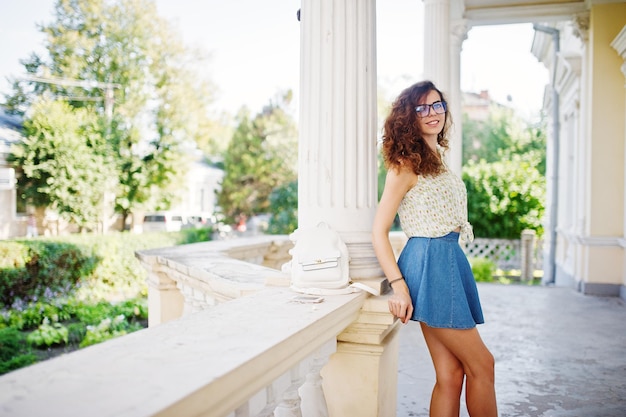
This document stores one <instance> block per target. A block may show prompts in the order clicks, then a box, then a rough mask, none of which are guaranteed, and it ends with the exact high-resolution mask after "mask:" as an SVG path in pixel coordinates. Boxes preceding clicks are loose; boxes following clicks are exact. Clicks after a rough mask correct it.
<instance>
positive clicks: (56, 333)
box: [26, 317, 69, 348]
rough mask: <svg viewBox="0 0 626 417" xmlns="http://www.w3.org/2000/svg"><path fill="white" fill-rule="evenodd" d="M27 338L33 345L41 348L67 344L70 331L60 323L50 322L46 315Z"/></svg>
mask: <svg viewBox="0 0 626 417" xmlns="http://www.w3.org/2000/svg"><path fill="white" fill-rule="evenodd" d="M26 340H27V341H28V343H30V344H31V345H34V346H36V347H39V348H41V347H50V346H53V345H62V344H65V345H67V343H68V342H69V332H68V330H67V328H66V327H65V326H63V325H62V324H60V323H52V324H50V319H48V318H47V317H46V318H45V319H44V320H43V323H41V325H40V326H39V327H38V328H37V330H35V331H33V332H32V333H31V334H29V335H28V336H27V337H26Z"/></svg>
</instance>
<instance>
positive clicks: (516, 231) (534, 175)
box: [463, 107, 546, 239]
mask: <svg viewBox="0 0 626 417" xmlns="http://www.w3.org/2000/svg"><path fill="white" fill-rule="evenodd" d="M463 161H464V168H463V181H464V182H465V185H466V187H467V193H468V216H469V221H470V223H472V225H473V226H474V234H475V235H476V236H478V237H484V238H504V239H519V237H520V235H521V232H522V230H524V229H533V230H535V231H536V232H537V234H538V235H541V234H542V232H543V226H542V218H543V213H544V204H545V190H546V180H545V167H546V138H545V129H544V128H543V126H542V125H541V124H539V125H532V124H529V123H527V122H524V121H523V120H521V119H520V118H518V117H516V115H515V114H514V113H513V111H512V110H511V109H506V108H495V107H494V108H492V109H491V111H490V113H489V117H488V118H487V120H484V121H481V120H471V119H469V118H468V117H467V115H464V121H463Z"/></svg>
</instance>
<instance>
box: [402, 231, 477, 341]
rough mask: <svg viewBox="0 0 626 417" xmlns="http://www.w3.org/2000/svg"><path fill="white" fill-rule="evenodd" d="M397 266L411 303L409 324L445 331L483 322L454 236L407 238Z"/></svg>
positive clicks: (470, 275)
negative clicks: (414, 322)
mask: <svg viewBox="0 0 626 417" xmlns="http://www.w3.org/2000/svg"><path fill="white" fill-rule="evenodd" d="M398 266H399V267H400V271H401V272H402V275H403V276H404V279H405V280H406V283H407V285H408V287H409V292H410V293H411V298H412V300H413V309H414V310H413V317H411V320H415V321H421V322H424V323H425V324H427V325H428V326H430V327H440V328H449V329H471V328H473V327H475V326H476V325H477V324H481V323H484V322H485V320H484V318H483V312H482V308H481V306H480V299H479V297H478V290H477V288H476V281H475V280H474V274H473V273H472V268H471V267H470V264H469V262H468V261H467V257H466V256H465V253H463V250H462V249H461V246H460V245H459V234H458V233H456V232H451V233H449V234H447V235H445V236H443V237H437V238H429V237H412V238H410V239H409V241H408V242H407V244H406V246H405V247H404V249H403V250H402V253H401V254H400V257H399V258H398Z"/></svg>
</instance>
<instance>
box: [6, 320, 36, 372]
mask: <svg viewBox="0 0 626 417" xmlns="http://www.w3.org/2000/svg"><path fill="white" fill-rule="evenodd" d="M35 362H37V356H36V355H34V354H33V353H31V351H30V348H29V347H28V344H26V336H25V335H24V334H22V333H21V332H20V331H19V330H17V329H14V328H11V327H6V328H4V329H0V375H2V374H6V373H7V372H10V371H13V370H15V369H19V368H23V367H24V366H27V365H30V364H32V363H35Z"/></svg>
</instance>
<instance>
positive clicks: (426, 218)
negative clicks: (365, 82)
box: [373, 81, 497, 417]
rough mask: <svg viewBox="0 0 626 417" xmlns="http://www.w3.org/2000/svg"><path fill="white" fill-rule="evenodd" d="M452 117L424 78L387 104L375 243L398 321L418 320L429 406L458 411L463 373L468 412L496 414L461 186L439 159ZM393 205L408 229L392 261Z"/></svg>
mask: <svg viewBox="0 0 626 417" xmlns="http://www.w3.org/2000/svg"><path fill="white" fill-rule="evenodd" d="M450 124H451V119H450V114H449V113H448V110H447V104H446V101H445V99H444V96H443V94H442V93H441V91H439V90H438V89H437V88H436V87H435V85H434V84H433V83H432V82H430V81H423V82H420V83H417V84H415V85H413V86H411V87H409V88H407V89H406V90H404V91H403V92H402V93H401V94H400V96H398V98H397V99H396V101H395V102H394V103H393V105H392V108H391V112H390V114H389V116H388V117H387V119H386V121H385V126H384V129H383V155H384V158H385V165H386V166H387V168H388V172H387V179H386V181H385V190H384V192H383V195H382V197H381V200H380V204H379V206H378V210H377V212H376V217H375V219H374V225H373V243H374V249H375V251H376V256H377V257H378V260H379V262H380V265H381V267H382V269H383V271H384V273H385V275H386V277H387V279H388V280H389V283H390V284H391V287H392V288H393V295H392V296H391V297H390V299H389V311H390V312H391V313H392V314H393V315H394V316H396V317H398V318H399V319H400V320H401V321H402V322H403V323H407V322H408V321H409V320H414V321H418V322H419V323H420V326H421V328H422V333H423V334H424V338H425V340H426V344H427V346H428V350H429V351H430V355H431V357H432V360H433V364H434V366H435V373H436V378H437V379H436V383H435V387H434V388H433V392H432V397H431V402H430V415H431V416H434V417H443V416H457V417H458V415H459V412H460V402H461V399H460V397H461V390H462V388H463V381H464V380H466V387H465V388H466V404H467V409H468V412H469V414H470V415H471V416H473V417H491V416H494V417H495V416H497V407H496V396H495V389H494V359H493V356H492V354H491V353H490V352H489V350H488V349H487V347H486V346H485V344H484V343H483V341H482V339H481V338H480V335H479V334H478V330H477V329H476V324H480V323H483V322H484V320H483V315H482V309H481V306H480V300H479V298H478V291H477V289H476V283H475V281H474V276H473V275H472V270H471V268H470V266H469V263H468V261H467V258H466V257H465V254H464V253H463V251H462V249H461V247H460V246H459V243H458V240H459V238H462V239H466V240H471V239H473V235H472V229H471V226H470V224H469V223H468V222H467V195H466V190H465V185H464V184H463V182H462V181H461V180H460V179H459V178H458V177H457V176H456V175H455V174H454V173H452V172H451V171H450V170H449V169H448V167H447V166H446V164H445V162H444V159H443V154H444V151H446V150H447V148H448V140H447V136H446V134H447V131H448V128H449V127H450ZM396 213H397V214H398V216H399V218H400V223H401V225H402V229H403V230H404V232H405V233H406V235H407V236H408V237H409V240H408V242H407V244H406V246H405V247H404V249H403V251H402V253H401V255H400V257H399V258H398V261H397V262H396V258H395V256H394V253H393V249H392V247H391V243H390V242H389V231H390V229H391V225H392V223H393V220H394V218H395V216H396Z"/></svg>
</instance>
